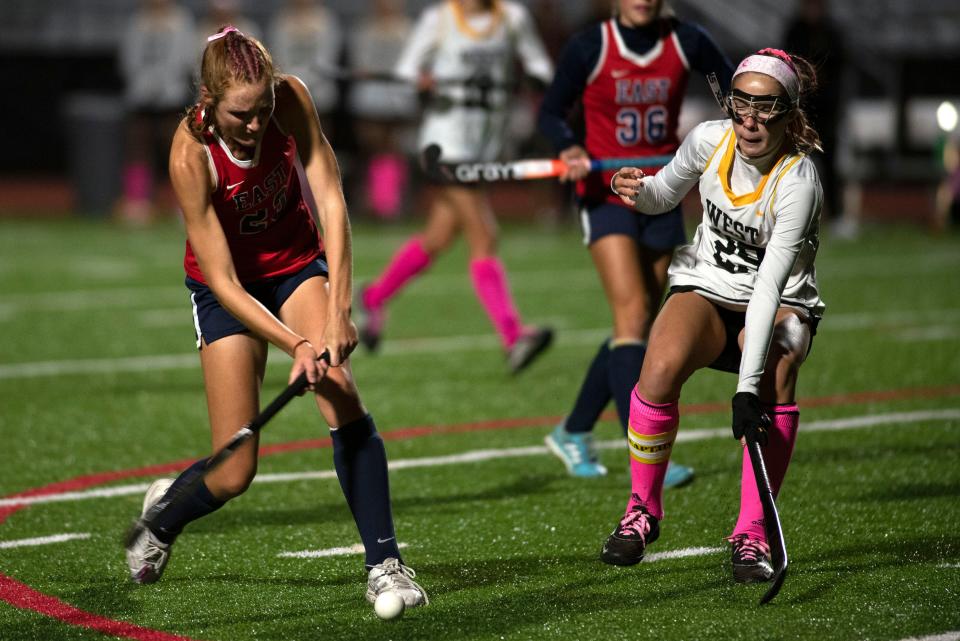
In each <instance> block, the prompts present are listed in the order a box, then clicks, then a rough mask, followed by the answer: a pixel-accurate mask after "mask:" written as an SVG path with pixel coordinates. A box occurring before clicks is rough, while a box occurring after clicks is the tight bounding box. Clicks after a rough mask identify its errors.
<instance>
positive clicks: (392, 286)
mask: <svg viewBox="0 0 960 641" xmlns="http://www.w3.org/2000/svg"><path fill="white" fill-rule="evenodd" d="M432 260H433V259H432V258H431V257H430V254H428V253H427V251H426V250H425V249H424V248H423V243H422V242H421V240H420V238H418V237H414V238H411V239H410V240H408V241H407V242H406V243H404V245H403V246H402V247H400V249H398V250H397V252H396V253H395V254H394V255H393V258H391V259H390V264H389V265H387V268H386V269H384V270H383V272H382V273H381V274H380V277H379V278H378V279H377V280H375V281H374V282H373V283H371V284H370V285H369V286H368V287H367V288H366V289H365V290H364V292H363V304H364V305H366V306H367V307H380V306H381V305H383V304H384V303H386V302H387V300H389V299H390V298H391V297H392V296H393V295H394V294H396V293H397V292H398V291H400V288H401V287H403V286H404V285H405V284H406V282H407V281H408V280H410V279H411V278H413V277H414V276H416V275H417V274H419V273H420V272H422V271H423V270H424V269H426V268H427V267H429V266H430V263H431V262H432Z"/></svg>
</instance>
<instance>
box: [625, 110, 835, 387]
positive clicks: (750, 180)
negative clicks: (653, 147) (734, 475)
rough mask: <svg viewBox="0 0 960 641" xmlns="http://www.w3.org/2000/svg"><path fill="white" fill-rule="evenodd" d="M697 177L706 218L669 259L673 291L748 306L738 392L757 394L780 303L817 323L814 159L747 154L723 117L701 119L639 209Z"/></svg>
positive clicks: (670, 196) (666, 204) (669, 202)
mask: <svg viewBox="0 0 960 641" xmlns="http://www.w3.org/2000/svg"><path fill="white" fill-rule="evenodd" d="M698 181H699V189H700V200H701V203H702V205H703V220H702V221H701V222H700V225H699V226H698V227H697V231H696V234H695V235H694V237H693V241H692V242H691V243H690V244H689V245H686V246H684V247H682V248H680V249H678V250H677V252H676V254H675V255H674V257H673V261H672V262H671V263H670V271H669V276H670V287H683V288H692V289H694V290H695V291H697V292H699V293H700V294H702V295H703V296H704V297H706V298H708V299H710V300H712V301H714V302H716V303H718V304H720V305H723V306H724V307H728V308H731V309H734V310H744V309H746V332H745V337H744V347H743V357H742V359H741V362H740V379H739V383H738V385H737V391H738V392H753V393H756V392H757V387H758V385H759V382H760V377H761V375H762V374H763V367H764V362H765V361H766V355H767V349H768V347H769V345H770V338H771V336H772V334H773V323H774V320H775V317H776V313H777V309H778V308H779V307H781V306H786V307H792V308H795V309H798V310H800V311H801V312H802V313H803V314H805V315H807V316H812V317H815V318H820V316H821V315H822V314H823V311H824V304H823V301H822V300H821V299H820V294H819V291H818V289H817V278H816V270H815V269H814V258H815V257H816V254H817V248H818V246H819V229H820V208H821V205H822V203H823V190H822V188H821V187H820V179H819V177H818V176H817V171H816V168H815V167H814V164H813V161H812V160H811V159H810V158H809V157H807V156H806V155H804V154H795V153H788V154H785V155H783V156H776V152H772V153H771V154H769V155H767V156H765V157H763V158H746V157H745V156H743V155H742V154H741V153H740V152H739V150H738V149H737V148H736V136H735V134H734V131H733V126H732V123H731V121H730V120H715V121H710V122H705V123H702V124H700V125H698V126H697V127H696V128H694V129H693V130H692V131H691V132H690V133H689V134H688V135H687V137H686V138H685V139H684V141H683V143H682V144H681V145H680V149H679V150H678V151H677V154H676V156H675V157H674V159H673V160H672V161H671V162H670V163H669V164H668V165H667V166H666V167H665V168H664V169H662V170H661V171H660V172H659V173H657V174H656V175H655V176H652V177H647V178H644V179H643V188H642V189H640V194H639V196H638V199H637V210H638V211H641V212H644V213H648V214H658V213H663V212H665V211H669V210H670V209H672V208H673V207H675V206H676V205H677V204H678V203H679V202H680V201H681V200H682V198H683V197H684V196H685V195H686V194H687V192H689V191H690V189H691V188H692V187H693V186H694V184H696V183H697V182H698Z"/></svg>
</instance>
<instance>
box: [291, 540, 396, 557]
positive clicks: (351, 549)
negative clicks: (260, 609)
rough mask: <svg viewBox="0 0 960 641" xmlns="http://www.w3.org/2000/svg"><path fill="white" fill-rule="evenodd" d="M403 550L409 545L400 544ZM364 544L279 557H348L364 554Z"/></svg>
mask: <svg viewBox="0 0 960 641" xmlns="http://www.w3.org/2000/svg"><path fill="white" fill-rule="evenodd" d="M397 547H398V548H400V549H401V550H402V549H403V548H405V547H408V544H407V543H398V544H397ZM364 551H365V550H364V549H363V544H362V543H356V544H354V545H350V546H347V547H341V548H327V549H326V550H301V551H299V552H281V553H280V554H278V555H277V556H279V557H282V558H285V559H319V558H323V557H325V556H346V555H347V554H363V553H364Z"/></svg>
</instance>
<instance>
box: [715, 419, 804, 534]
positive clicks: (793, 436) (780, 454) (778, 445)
mask: <svg viewBox="0 0 960 641" xmlns="http://www.w3.org/2000/svg"><path fill="white" fill-rule="evenodd" d="M767 411H769V412H770V418H771V419H772V420H773V425H772V427H771V429H770V434H769V436H770V441H769V443H768V444H767V445H766V447H764V448H763V461H764V463H765V464H766V466H767V476H769V477H770V488H771V489H772V490H773V496H774V497H776V496H777V493H778V492H780V486H781V485H782V484H783V477H784V476H786V474H787V466H788V465H789V464H790V457H791V456H792V454H793V445H794V443H796V441H797V428H798V427H799V425H800V410H799V408H798V407H797V405H796V404H795V403H790V404H786V405H773V406H768V407H767ZM738 534H748V535H749V536H750V538H753V539H760V540H761V541H766V540H767V535H766V533H765V532H764V530H763V506H762V505H761V504H760V495H759V494H758V493H757V482H756V480H755V479H754V477H753V464H752V463H751V462H750V453H749V452H748V451H747V448H743V464H742V466H741V478H740V517H739V518H738V519H737V524H736V526H734V528H733V534H731V535H730V537H731V538H732V537H734V536H737V535H738Z"/></svg>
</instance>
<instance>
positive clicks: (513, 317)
mask: <svg viewBox="0 0 960 641" xmlns="http://www.w3.org/2000/svg"><path fill="white" fill-rule="evenodd" d="M470 279H471V280H472V281H473V289H474V291H475V292H476V293H477V298H479V299H480V304H482V305H483V308H484V310H486V312H487V316H489V317H490V322H492V323H493V326H494V328H496V330H497V334H499V335H500V341H501V342H502V343H503V346H504V347H505V348H507V349H510V348H511V347H513V344H514V343H516V342H517V339H518V338H520V332H521V331H522V326H521V325H520V314H519V313H518V312H517V308H516V306H515V305H514V304H513V296H511V295H510V286H509V284H508V283H507V274H506V272H505V271H504V269H503V264H502V263H501V262H500V259H498V258H497V257H496V256H488V257H486V258H477V259H474V260H472V261H470Z"/></svg>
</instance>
